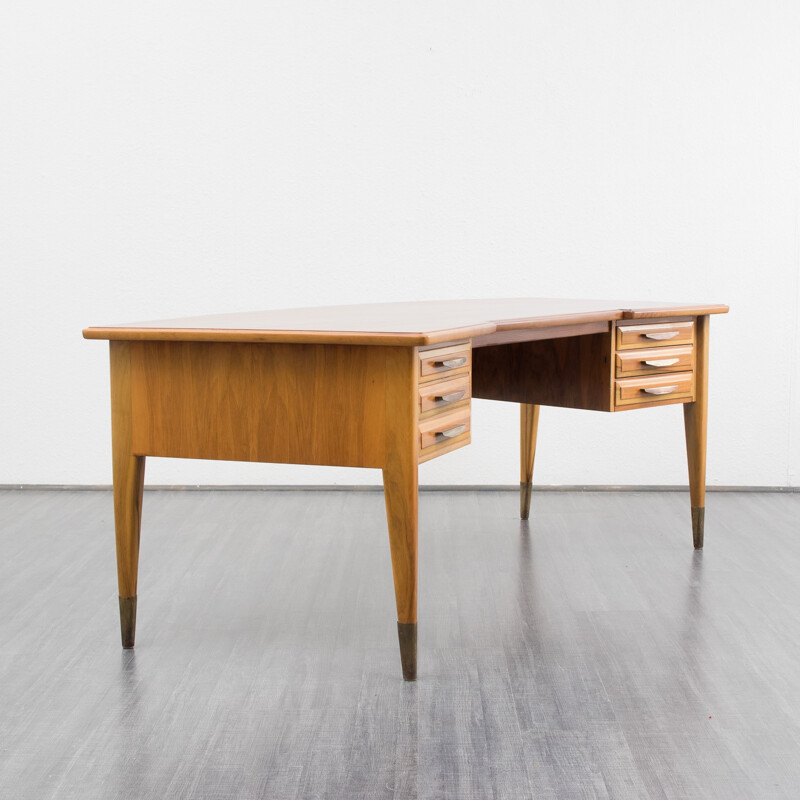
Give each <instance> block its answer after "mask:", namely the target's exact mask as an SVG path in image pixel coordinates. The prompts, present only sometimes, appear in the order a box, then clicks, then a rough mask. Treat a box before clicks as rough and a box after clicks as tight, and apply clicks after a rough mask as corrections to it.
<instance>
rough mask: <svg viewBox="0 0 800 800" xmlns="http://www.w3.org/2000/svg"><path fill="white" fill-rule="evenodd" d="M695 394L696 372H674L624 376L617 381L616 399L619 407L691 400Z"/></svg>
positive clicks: (615, 388)
mask: <svg viewBox="0 0 800 800" xmlns="http://www.w3.org/2000/svg"><path fill="white" fill-rule="evenodd" d="M693 395H694V373H693V372H673V373H671V374H669V375H652V376H649V377H643V378H622V379H620V380H618V381H616V383H615V387H614V400H615V405H616V407H617V408H619V407H620V406H633V405H640V404H642V403H659V402H674V401H676V400H691V399H692V396H693Z"/></svg>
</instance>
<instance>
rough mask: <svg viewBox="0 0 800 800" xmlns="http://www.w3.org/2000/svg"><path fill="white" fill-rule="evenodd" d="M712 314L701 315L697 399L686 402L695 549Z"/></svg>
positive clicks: (702, 490) (701, 515) (699, 540)
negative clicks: (709, 315)
mask: <svg viewBox="0 0 800 800" xmlns="http://www.w3.org/2000/svg"><path fill="white" fill-rule="evenodd" d="M708 323H709V318H708V316H701V317H697V328H696V338H695V401H694V402H693V403H685V404H684V406H683V421H684V427H685V428H686V456H687V461H688V463H689V495H690V497H691V503H692V538H693V540H694V547H695V550H700V549H701V548H702V547H703V526H704V522H705V510H706V509H705V505H706V420H707V417H708Z"/></svg>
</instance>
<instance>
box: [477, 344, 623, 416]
mask: <svg viewBox="0 0 800 800" xmlns="http://www.w3.org/2000/svg"><path fill="white" fill-rule="evenodd" d="M611 350H612V337H611V334H610V333H596V334H591V335H589V336H570V337H565V338H562V339H546V340H542V341H531V342H517V343H513V344H505V345H496V346H490V347H481V348H479V349H477V350H475V351H473V354H472V396H473V397H477V398H483V399H486V400H504V401H507V402H514V403H527V404H531V405H543V406H561V407H564V408H583V409H593V410H595V411H610V410H611V409H612V407H613V406H612V396H611V392H612V372H613V363H612V358H611Z"/></svg>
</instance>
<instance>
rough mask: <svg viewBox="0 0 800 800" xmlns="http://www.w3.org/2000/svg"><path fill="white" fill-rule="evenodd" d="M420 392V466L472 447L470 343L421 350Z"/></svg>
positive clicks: (456, 343) (457, 343) (454, 343)
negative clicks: (464, 447)
mask: <svg viewBox="0 0 800 800" xmlns="http://www.w3.org/2000/svg"><path fill="white" fill-rule="evenodd" d="M418 392H419V460H420V463H421V462H423V461H428V460H430V459H431V458H436V457H437V456H441V455H444V454H445V453H449V452H450V451H452V450H457V449H458V448H459V447H463V446H464V445H466V444H469V443H470V416H471V413H470V412H471V399H472V348H471V346H470V342H469V341H466V342H453V343H451V344H446V345H436V346H435V347H428V348H424V349H420V350H419V386H418Z"/></svg>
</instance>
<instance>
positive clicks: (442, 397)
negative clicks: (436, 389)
mask: <svg viewBox="0 0 800 800" xmlns="http://www.w3.org/2000/svg"><path fill="white" fill-rule="evenodd" d="M466 393H467V390H466V389H462V390H461V391H460V392H450V394H438V395H436V396H435V397H434V398H433V399H434V400H435V401H436V402H437V403H440V402H441V403H455V402H456V400H460V399H461V398H462V397H463V396H464V395H465V394H466Z"/></svg>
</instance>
